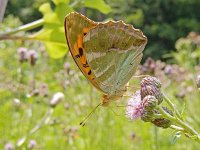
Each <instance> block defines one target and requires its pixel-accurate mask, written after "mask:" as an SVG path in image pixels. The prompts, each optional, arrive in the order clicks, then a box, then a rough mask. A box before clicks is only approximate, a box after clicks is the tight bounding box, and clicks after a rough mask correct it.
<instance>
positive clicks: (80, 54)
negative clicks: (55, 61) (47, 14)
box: [65, 12, 102, 91]
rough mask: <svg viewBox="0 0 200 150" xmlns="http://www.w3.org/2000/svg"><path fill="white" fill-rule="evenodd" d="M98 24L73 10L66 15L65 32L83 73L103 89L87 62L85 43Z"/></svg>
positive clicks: (72, 52)
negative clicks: (84, 40) (84, 39)
mask: <svg viewBox="0 0 200 150" xmlns="http://www.w3.org/2000/svg"><path fill="white" fill-rule="evenodd" d="M96 25H97V23H96V22H93V21H92V20H89V19H88V18H86V17H85V16H83V15H81V14H79V13H75V12H73V13H70V14H69V15H67V16H66V17H65V34H66V39H67V44H68V47H69V50H70V52H71V54H72V56H73V58H74V60H75V62H76V64H77V66H78V67H79V69H80V70H81V71H82V73H83V74H84V75H85V76H86V78H87V79H88V80H89V81H90V82H91V83H92V84H93V85H94V86H95V87H96V88H97V89H99V90H101V89H100V88H99V86H98V84H97V83H96V80H95V76H94V75H93V72H92V70H91V68H90V66H89V64H88V62H87V59H86V55H85V48H84V45H83V37H84V36H85V35H86V34H87V33H88V32H89V31H90V29H91V28H93V27H95V26H96ZM101 91H102V90H101Z"/></svg>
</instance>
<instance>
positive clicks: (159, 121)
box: [151, 107, 173, 128]
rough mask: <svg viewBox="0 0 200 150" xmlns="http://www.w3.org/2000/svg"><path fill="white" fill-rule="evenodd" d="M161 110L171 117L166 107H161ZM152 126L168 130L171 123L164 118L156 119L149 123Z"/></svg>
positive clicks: (170, 112)
mask: <svg viewBox="0 0 200 150" xmlns="http://www.w3.org/2000/svg"><path fill="white" fill-rule="evenodd" d="M163 110H164V111H165V112H167V113H168V114H170V115H173V113H172V111H171V110H169V109H168V108H167V107H163ZM156 113H158V112H156ZM151 122H152V123H153V124H154V125H156V126H158V127H162V128H168V127H170V126H171V124H172V122H171V121H170V120H168V119H165V118H156V119H154V120H153V121H151Z"/></svg>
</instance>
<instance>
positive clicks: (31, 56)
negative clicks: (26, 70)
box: [28, 50, 38, 66]
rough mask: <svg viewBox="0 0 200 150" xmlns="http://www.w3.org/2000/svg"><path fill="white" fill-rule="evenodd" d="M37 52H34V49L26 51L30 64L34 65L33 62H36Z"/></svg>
mask: <svg viewBox="0 0 200 150" xmlns="http://www.w3.org/2000/svg"><path fill="white" fill-rule="evenodd" d="M37 57H38V56H37V53H36V51H34V50H30V51H29V52H28V59H29V62H30V64H31V65H32V66H34V65H35V63H36V61H37Z"/></svg>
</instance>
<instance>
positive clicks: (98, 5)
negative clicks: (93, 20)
mask: <svg viewBox="0 0 200 150" xmlns="http://www.w3.org/2000/svg"><path fill="white" fill-rule="evenodd" d="M84 4H85V6H86V7H89V8H94V9H97V10H99V11H100V12H102V13H104V14H107V13H109V12H110V11H111V7H110V6H109V5H107V4H106V3H105V2H104V0H95V1H94V0H85V2H84Z"/></svg>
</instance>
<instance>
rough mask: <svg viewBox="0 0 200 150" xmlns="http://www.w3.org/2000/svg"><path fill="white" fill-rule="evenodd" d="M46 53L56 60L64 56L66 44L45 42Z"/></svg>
mask: <svg viewBox="0 0 200 150" xmlns="http://www.w3.org/2000/svg"><path fill="white" fill-rule="evenodd" d="M45 46H46V48H47V52H48V54H49V56H50V57H51V58H54V59H58V58H61V57H63V56H65V54H66V52H67V50H68V49H67V44H63V43H56V42H45Z"/></svg>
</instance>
